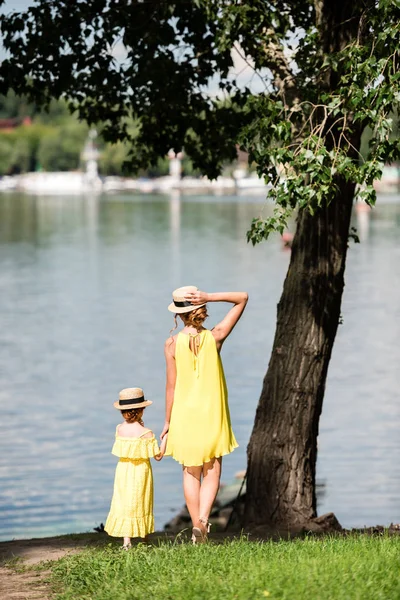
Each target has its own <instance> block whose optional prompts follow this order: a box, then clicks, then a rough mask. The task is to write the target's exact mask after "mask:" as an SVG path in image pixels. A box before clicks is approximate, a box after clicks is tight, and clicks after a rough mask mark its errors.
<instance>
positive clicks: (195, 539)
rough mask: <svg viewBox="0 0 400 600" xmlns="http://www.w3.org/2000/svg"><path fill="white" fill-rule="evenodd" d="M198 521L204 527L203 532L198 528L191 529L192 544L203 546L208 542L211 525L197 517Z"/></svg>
mask: <svg viewBox="0 0 400 600" xmlns="http://www.w3.org/2000/svg"><path fill="white" fill-rule="evenodd" d="M199 521H200V523H201V524H202V525H204V527H205V531H203V530H202V529H200V527H193V529H192V544H193V545H195V544H204V543H205V542H207V540H208V534H209V533H210V527H211V523H210V522H209V521H208V520H207V519H204V518H203V517H199Z"/></svg>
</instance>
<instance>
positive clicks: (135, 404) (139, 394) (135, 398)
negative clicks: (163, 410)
mask: <svg viewBox="0 0 400 600" xmlns="http://www.w3.org/2000/svg"><path fill="white" fill-rule="evenodd" d="M149 404H153V402H152V401H151V400H145V399H144V391H143V390H142V388H125V389H124V390H121V391H120V393H119V401H118V402H114V406H115V408H118V410H129V409H131V408H144V407H145V406H149Z"/></svg>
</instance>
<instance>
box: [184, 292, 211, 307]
mask: <svg viewBox="0 0 400 600" xmlns="http://www.w3.org/2000/svg"><path fill="white" fill-rule="evenodd" d="M185 300H187V301H188V302H191V303H192V304H194V305H196V304H204V302H209V300H210V298H209V294H207V293H206V292H201V291H200V290H197V292H188V293H187V294H185Z"/></svg>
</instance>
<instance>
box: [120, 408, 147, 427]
mask: <svg viewBox="0 0 400 600" xmlns="http://www.w3.org/2000/svg"><path fill="white" fill-rule="evenodd" d="M143 411H144V408H126V409H125V410H121V414H122V416H123V417H124V419H125V421H126V422H127V423H140V425H143V420H142V416H143Z"/></svg>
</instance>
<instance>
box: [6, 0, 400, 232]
mask: <svg viewBox="0 0 400 600" xmlns="http://www.w3.org/2000/svg"><path fill="white" fill-rule="evenodd" d="M334 5H337V3H335V2H332V3H330V2H329V1H327V2H325V3H323V4H321V3H319V2H316V3H315V7H314V4H312V3H309V2H308V1H306V0H300V1H299V2H295V3H293V2H288V1H285V0H269V1H267V0H255V1H254V2H251V3H231V2H227V3H225V2H224V3H221V2H220V1H218V0H196V1H194V2H179V1H174V2H173V1H164V0H154V1H153V2H151V3H150V4H149V3H148V2H143V3H142V2H130V1H129V0H121V1H120V2H118V4H115V3H114V2H112V1H111V0H92V1H91V2H79V3H76V5H75V7H74V10H73V11H71V10H70V8H69V5H68V3H65V2H63V1H62V0H55V1H54V2H52V3H49V2H47V1H46V0H36V2H35V4H34V6H32V7H31V8H29V9H28V10H27V11H26V12H25V13H22V14H18V13H14V14H11V15H8V16H2V17H1V19H0V23H1V29H2V32H3V36H4V45H5V47H6V49H7V50H8V51H9V52H10V58H9V59H8V60H5V61H4V62H3V64H2V65H1V68H0V78H1V80H2V83H3V86H4V87H5V88H6V89H7V88H8V87H12V88H13V89H14V90H16V91H17V92H18V93H19V94H26V95H27V96H28V97H29V98H30V99H31V100H32V101H33V102H35V103H37V104H38V105H46V104H49V103H50V102H51V100H52V98H59V97H61V96H62V97H64V98H65V99H66V101H67V102H68V105H69V107H70V109H71V110H76V111H77V112H78V115H79V118H81V119H85V120H86V121H87V122H88V123H89V124H95V123H98V122H102V123H103V124H104V130H103V135H104V138H105V139H106V140H109V141H112V142H118V141H124V142H127V143H128V144H129V147H130V155H129V156H130V160H131V164H132V168H136V169H140V168H145V167H147V166H148V165H149V164H156V163H157V161H158V158H159V157H160V156H165V154H166V153H167V152H168V150H169V148H170V147H171V146H172V147H173V148H174V149H175V150H180V149H181V148H182V147H184V148H185V151H186V153H188V155H189V156H190V157H191V158H192V160H193V164H194V166H195V168H198V169H200V170H201V171H202V172H205V173H207V174H208V175H209V176H211V177H215V176H216V175H218V173H219V172H220V170H221V168H222V166H223V164H224V162H225V161H226V160H232V159H233V158H234V156H235V152H236V150H235V144H237V143H239V144H240V146H241V147H242V148H243V149H246V150H248V151H249V153H250V159H251V161H254V162H255V163H256V164H257V170H258V172H259V174H260V175H261V176H262V177H265V179H266V181H267V182H269V183H271V184H272V185H273V189H272V192H271V196H272V198H273V199H274V200H275V202H276V210H275V214H274V216H273V217H272V219H268V220H266V221H264V220H262V219H257V220H255V222H254V223H253V225H252V228H251V230H250V232H249V239H251V240H252V241H253V243H255V242H257V241H260V240H261V239H263V238H266V237H267V236H268V235H269V233H270V232H271V231H274V230H279V231H281V230H282V229H283V228H284V227H285V226H286V223H287V219H288V217H289V216H290V214H291V213H292V211H293V209H294V208H295V207H300V208H306V209H307V210H309V211H310V213H311V214H313V213H314V212H315V210H316V209H317V208H318V207H319V206H321V205H322V204H323V203H326V202H331V201H332V200H333V199H334V198H335V195H336V194H337V191H338V188H339V183H340V182H342V181H345V182H349V183H355V184H357V186H358V190H359V195H360V197H362V198H364V199H365V200H366V201H367V202H368V203H370V204H373V203H374V201H375V192H374V189H373V186H372V182H373V180H374V179H376V178H379V177H380V176H381V173H382V167H383V164H384V162H385V161H389V162H390V161H394V160H397V159H399V158H400V142H399V140H398V139H393V138H392V137H391V135H390V134H391V131H392V129H393V120H392V118H391V117H390V115H391V113H392V112H393V110H396V109H397V108H398V106H399V102H400V92H399V85H398V84H399V79H400V71H399V68H398V67H399V47H400V24H399V22H400V19H399V17H400V8H399V6H398V3H397V2H396V1H395V0H366V1H365V2H364V3H363V5H362V6H363V10H362V11H361V18H358V17H357V18H356V17H355V16H354V15H357V14H358V13H357V12H354V13H353V12H352V11H353V8H352V5H351V3H347V4H346V3H340V8H339V10H342V11H343V22H346V23H347V22H349V23H350V25H349V26H348V27H347V30H346V31H347V34H348V35H349V37H348V43H344V44H341V45H340V46H339V47H336V45H335V38H334V36H333V35H331V34H330V32H329V23H330V18H331V16H332V15H331V12H332V11H334V10H336V9H335V8H334ZM338 6H339V5H338ZM354 6H355V5H354ZM357 6H358V5H357ZM355 10H356V9H355V8H354V11H355ZM350 34H351V35H350ZM344 42H346V40H344ZM118 50H121V51H123V53H124V57H123V58H122V59H121V60H117V59H116V58H115V57H114V54H115V53H116V52H117V51H118ZM288 53H290V57H289V58H288ZM233 54H235V55H236V56H238V55H241V57H242V60H243V61H244V62H247V63H248V65H250V68H251V69H253V71H254V73H255V76H256V77H258V79H259V80H260V81H261V83H262V85H263V87H264V89H263V91H262V93H254V92H252V90H251V89H250V87H243V86H240V85H239V84H238V82H237V81H236V79H235V77H234V76H233V75H232V67H233ZM215 81H217V84H218V87H219V97H215V96H213V95H211V94H210V93H207V92H206V90H207V86H209V85H210V84H211V82H214V83H215ZM221 98H224V101H221ZM130 119H134V120H139V122H140V130H139V133H138V134H137V135H132V133H130V131H129V127H128V125H127V124H128V122H129V120H130ZM366 127H369V129H370V131H371V139H370V141H369V148H368V154H367V156H366V157H365V159H364V160H361V161H360V155H359V152H358V148H357V147H358V143H357V142H355V140H356V139H358V138H359V135H360V134H361V132H362V131H363V130H364V129H365V128H366Z"/></svg>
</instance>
